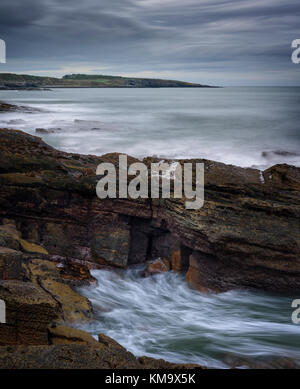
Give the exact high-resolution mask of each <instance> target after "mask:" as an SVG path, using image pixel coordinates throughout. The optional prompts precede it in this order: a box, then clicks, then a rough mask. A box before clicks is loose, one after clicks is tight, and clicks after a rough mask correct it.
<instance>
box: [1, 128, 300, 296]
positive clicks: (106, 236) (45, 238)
mask: <svg viewBox="0 0 300 389" xmlns="http://www.w3.org/2000/svg"><path fill="white" fill-rule="evenodd" d="M134 161H136V160H135V159H133V158H130V157H129V160H128V164H130V163H132V162H134ZM100 162H116V163H117V162H118V154H107V155H105V156H102V157H96V156H91V155H88V156H84V155H78V154H67V153H64V152H60V151H57V150H55V149H53V148H52V147H50V146H48V145H46V144H45V143H44V142H43V141H42V140H41V139H40V138H37V137H33V136H30V135H27V134H24V133H22V132H20V131H12V130H5V129H2V130H0V184H1V186H0V218H2V219H11V220H13V221H14V222H15V223H16V226H17V229H18V230H19V231H20V233H21V235H22V238H21V239H23V240H25V241H26V242H29V243H30V244H32V245H37V246H38V247H42V248H43V249H45V250H46V251H47V253H48V255H49V256H50V258H60V263H63V264H68V263H70V262H72V263H77V264H85V265H86V267H87V268H92V267H93V266H96V267H98V268H101V267H123V268H126V267H127V266H129V265H131V264H138V263H145V262H146V261H148V260H153V259H154V258H157V257H165V258H167V259H168V261H169V262H170V263H171V270H174V271H180V272H183V273H187V280H188V281H189V282H191V284H192V286H193V287H195V288H198V289H200V290H217V291H223V290H228V289H231V288H258V289H263V290H270V291H276V292H297V291H299V289H300V231H299V217H300V169H299V168H295V167H292V166H288V165H284V164H283V165H276V166H273V167H272V168H270V169H267V170H266V171H264V172H262V174H261V172H260V171H258V170H256V169H244V168H239V167H235V166H229V165H225V164H222V163H217V162H213V161H208V160H193V161H191V160H186V161H185V160H182V161H179V162H180V163H184V162H203V163H204V165H205V204H204V207H203V208H201V209H198V210H192V211H191V210H186V209H185V205H184V199H182V200H181V199H153V200H151V199H139V200H128V199H106V200H99V199H98V198H97V197H96V193H95V187H96V183H97V180H98V178H99V177H98V178H97V177H96V176H95V171H96V167H97V165H98V164H99V163H100ZM144 162H145V163H146V164H150V163H151V162H157V160H155V159H153V158H152V159H151V158H147V159H145V160H144ZM262 178H263V179H262ZM2 222H3V220H2ZM0 241H1V240H0ZM17 243H19V245H21V243H20V240H17ZM26 247H27V249H26ZM32 247H35V246H31V248H32ZM11 248H12V249H14V250H16V248H17V247H16V246H15V248H13V247H11ZM28 249H29V246H28V245H27V246H26V244H25V246H24V244H23V246H22V245H21V249H20V250H21V251H22V252H24V251H25V250H28ZM35 249H36V248H35ZM16 251H19V249H18V250H16ZM27 253H28V254H30V251H27ZM40 255H43V254H41V253H40ZM44 255H46V254H44ZM51 260H52V259H51ZM66 268H68V266H66ZM66 272H67V270H66Z"/></svg>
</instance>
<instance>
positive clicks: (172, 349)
mask: <svg viewBox="0 0 300 389" xmlns="http://www.w3.org/2000/svg"><path fill="white" fill-rule="evenodd" d="M93 275H94V277H96V278H97V280H98V287H89V288H84V289H81V293H82V294H84V295H85V296H86V297H88V298H89V299H90V301H91V302H92V303H93V306H94V310H95V314H96V318H95V321H94V322H92V323H90V324H88V325H85V326H81V327H80V328H83V329H85V330H87V331H89V332H91V333H92V334H93V335H95V336H97V335H98V334H99V333H105V334H106V335H108V336H111V337H112V338H114V339H116V340H117V341H118V342H119V343H120V344H122V345H123V346H124V347H126V348H127V349H128V350H130V351H131V352H133V353H134V354H135V355H139V356H140V355H149V356H152V357H156V358H164V359H166V360H169V361H173V362H185V363H192V362H193V363H200V364H204V365H207V366H209V367H219V368H226V367H228V363H229V364H230V362H229V360H230V361H232V360H235V361H237V360H238V361H240V360H241V358H242V359H252V360H253V359H254V361H255V360H257V358H263V359H265V358H269V357H290V358H293V359H296V360H300V341H299V339H300V325H295V324H293V323H292V321H291V313H292V308H291V302H292V300H293V298H289V297H274V296H270V295H264V294H261V293H260V294H259V293H253V292H247V291H230V292H226V293H221V294H202V293H199V292H197V291H195V290H192V289H190V288H189V287H188V286H187V284H186V282H185V281H184V278H183V277H182V276H181V275H178V274H175V273H171V272H169V273H165V274H159V275H155V276H152V277H148V278H143V277H141V275H140V270H139V269H131V270H127V271H120V272H112V271H107V270H95V271H93ZM294 298H295V297H294ZM238 364H239V366H241V367H242V366H243V362H238Z"/></svg>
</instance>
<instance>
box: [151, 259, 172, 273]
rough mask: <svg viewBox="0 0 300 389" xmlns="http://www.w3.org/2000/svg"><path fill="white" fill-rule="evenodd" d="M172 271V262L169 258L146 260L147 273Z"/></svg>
mask: <svg viewBox="0 0 300 389" xmlns="http://www.w3.org/2000/svg"><path fill="white" fill-rule="evenodd" d="M167 271H170V262H169V260H168V259H167V258H156V259H154V260H152V261H147V262H146V275H151V274H158V273H164V272H167Z"/></svg>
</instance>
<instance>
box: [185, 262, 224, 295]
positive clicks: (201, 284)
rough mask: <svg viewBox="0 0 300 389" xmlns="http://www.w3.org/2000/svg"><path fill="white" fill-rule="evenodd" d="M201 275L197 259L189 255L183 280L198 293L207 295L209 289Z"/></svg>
mask: <svg viewBox="0 0 300 389" xmlns="http://www.w3.org/2000/svg"><path fill="white" fill-rule="evenodd" d="M203 273H204V272H203V271H202V269H201V266H200V264H199V263H198V262H197V259H196V258H195V257H193V256H192V255H191V257H190V265H189V269H188V271H187V272H186V275H185V279H186V281H187V282H188V284H189V285H190V286H191V287H192V288H194V289H197V290H199V292H204V293H207V292H209V288H208V287H207V285H206V278H205V277H204V276H203ZM216 289H217V286H215V290H216Z"/></svg>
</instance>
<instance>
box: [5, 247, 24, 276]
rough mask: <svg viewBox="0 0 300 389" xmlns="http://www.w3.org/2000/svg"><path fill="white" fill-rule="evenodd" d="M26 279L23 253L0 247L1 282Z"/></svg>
mask: <svg viewBox="0 0 300 389" xmlns="http://www.w3.org/2000/svg"><path fill="white" fill-rule="evenodd" d="M24 277H25V269H24V268H23V264H22V253H21V252H20V251H16V250H13V249H10V248H7V247H1V246H0V280H1V279H2V280H13V279H23V278H24Z"/></svg>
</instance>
